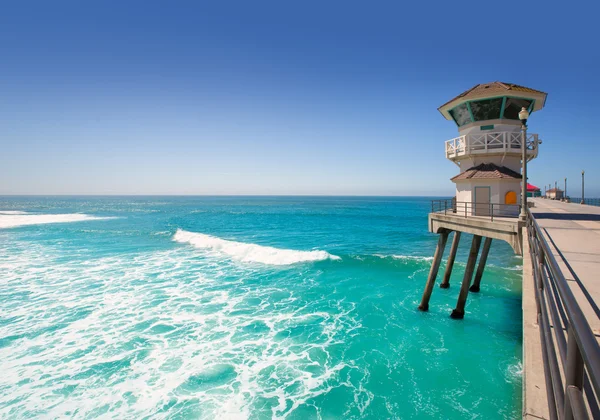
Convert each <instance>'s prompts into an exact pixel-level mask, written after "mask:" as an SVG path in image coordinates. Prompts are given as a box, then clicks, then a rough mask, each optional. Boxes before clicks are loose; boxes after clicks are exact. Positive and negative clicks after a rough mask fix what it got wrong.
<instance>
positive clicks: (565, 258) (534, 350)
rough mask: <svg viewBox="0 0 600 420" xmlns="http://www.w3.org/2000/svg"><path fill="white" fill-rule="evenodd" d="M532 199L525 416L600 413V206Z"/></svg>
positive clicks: (525, 306)
mask: <svg viewBox="0 0 600 420" xmlns="http://www.w3.org/2000/svg"><path fill="white" fill-rule="evenodd" d="M532 201H533V202H534V207H533V208H531V210H530V213H529V218H528V224H527V234H526V240H525V241H524V257H523V417H524V418H527V419H530V418H531V419H539V418H542V419H557V418H558V419H562V418H567V419H571V418H576V419H578V418H600V409H599V402H598V397H597V396H598V395H600V392H599V391H600V346H599V341H600V309H599V308H598V303H599V302H600V283H599V282H598V279H599V278H600V208H599V207H593V206H588V205H580V204H571V203H564V202H560V201H554V200H544V199H540V198H537V199H534V200H532Z"/></svg>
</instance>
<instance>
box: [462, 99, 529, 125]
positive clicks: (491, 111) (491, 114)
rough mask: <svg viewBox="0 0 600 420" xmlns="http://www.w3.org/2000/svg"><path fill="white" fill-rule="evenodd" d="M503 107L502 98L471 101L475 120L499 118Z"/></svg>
mask: <svg viewBox="0 0 600 420" xmlns="http://www.w3.org/2000/svg"><path fill="white" fill-rule="evenodd" d="M501 108H502V98H494V99H484V100H482V101H472V102H471V111H472V112H473V118H474V119H475V121H485V120H497V119H498V118H500V110H501ZM519 110H520V109H519Z"/></svg>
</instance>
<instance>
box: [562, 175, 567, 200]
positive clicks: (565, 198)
mask: <svg viewBox="0 0 600 420" xmlns="http://www.w3.org/2000/svg"><path fill="white" fill-rule="evenodd" d="M563 199H564V200H565V201H566V200H567V178H565V196H564V197H563Z"/></svg>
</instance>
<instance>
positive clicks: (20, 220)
mask: <svg viewBox="0 0 600 420" xmlns="http://www.w3.org/2000/svg"><path fill="white" fill-rule="evenodd" d="M102 219H110V217H97V216H90V215H88V214H83V213H70V214H31V213H27V212H18V211H0V229H5V228H14V227H18V226H28V225H43V224H48V223H70V222H83V221H86V220H102Z"/></svg>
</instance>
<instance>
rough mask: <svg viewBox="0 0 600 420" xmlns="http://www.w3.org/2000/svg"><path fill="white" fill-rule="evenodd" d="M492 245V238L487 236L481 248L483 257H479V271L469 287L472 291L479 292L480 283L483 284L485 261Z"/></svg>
mask: <svg viewBox="0 0 600 420" xmlns="http://www.w3.org/2000/svg"><path fill="white" fill-rule="evenodd" d="M491 245H492V238H485V242H484V243H483V249H482V250H481V257H479V265H478V266H477V273H475V281H473V285H472V286H471V287H470V288H469V291H470V292H474V293H477V292H479V285H480V284H481V277H482V276H483V270H485V263H486V261H487V257H488V254H489V253H490V246H491Z"/></svg>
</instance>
